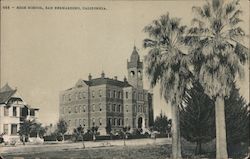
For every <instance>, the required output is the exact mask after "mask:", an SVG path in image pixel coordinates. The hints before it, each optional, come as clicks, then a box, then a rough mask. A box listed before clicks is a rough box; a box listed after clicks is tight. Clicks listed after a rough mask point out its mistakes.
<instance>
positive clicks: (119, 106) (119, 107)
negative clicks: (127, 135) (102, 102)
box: [116, 104, 121, 112]
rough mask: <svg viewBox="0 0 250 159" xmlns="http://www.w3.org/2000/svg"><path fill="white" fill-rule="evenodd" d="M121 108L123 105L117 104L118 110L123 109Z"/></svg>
mask: <svg viewBox="0 0 250 159" xmlns="http://www.w3.org/2000/svg"><path fill="white" fill-rule="evenodd" d="M120 109H121V105H120V104H119V105H117V110H116V111H117V112H120V111H121V110H120Z"/></svg>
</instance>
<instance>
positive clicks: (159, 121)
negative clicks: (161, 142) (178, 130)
mask: <svg viewBox="0 0 250 159" xmlns="http://www.w3.org/2000/svg"><path fill="white" fill-rule="evenodd" d="M154 130H155V131H159V132H160V133H161V134H166V133H168V134H169V133H170V132H171V120H170V119H168V117H167V116H166V115H165V114H164V115H163V114H162V112H161V113H160V116H157V117H156V118H155V121H154Z"/></svg>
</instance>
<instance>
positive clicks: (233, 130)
mask: <svg viewBox="0 0 250 159" xmlns="http://www.w3.org/2000/svg"><path fill="white" fill-rule="evenodd" d="M248 108H249V104H248V105H247V104H246V101H245V99H244V98H243V97H242V96H241V95H240V94H239V89H238V88H236V86H235V84H234V86H233V87H232V90H231V93H230V97H229V98H228V99H226V100H225V115H226V130H227V146H228V149H230V148H231V147H232V146H234V145H236V144H238V143H240V142H247V143H248V142H249V112H248V110H247V109H248Z"/></svg>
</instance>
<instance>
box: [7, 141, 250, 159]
mask: <svg viewBox="0 0 250 159" xmlns="http://www.w3.org/2000/svg"><path fill="white" fill-rule="evenodd" d="M182 146H183V157H184V158H215V149H214V144H210V145H209V144H207V145H204V146H203V150H204V151H206V152H204V154H203V155H202V156H199V157H198V156H194V154H193V152H194V149H195V145H194V144H190V143H187V142H185V143H183V144H182ZM235 150H236V149H235ZM236 151H237V152H232V151H231V152H229V153H230V154H231V155H230V157H231V158H237V159H238V158H244V154H246V152H247V146H243V147H238V149H237V150H236ZM170 154H171V145H152V144H151V145H149V144H148V145H144V146H126V147H124V146H111V147H93V148H86V149H81V148H64V149H62V150H60V151H58V150H57V151H53V150H51V151H44V152H39V153H34V152H33V153H32V152H29V153H26V154H21V153H20V154H7V155H4V156H3V157H4V158H5V159H12V158H13V157H19V158H18V159H23V158H25V159H47V158H49V159H80V158H81V159H90V158H91V159H163V158H169V157H170ZM20 157H21V158H20ZM13 159H14V158H13Z"/></svg>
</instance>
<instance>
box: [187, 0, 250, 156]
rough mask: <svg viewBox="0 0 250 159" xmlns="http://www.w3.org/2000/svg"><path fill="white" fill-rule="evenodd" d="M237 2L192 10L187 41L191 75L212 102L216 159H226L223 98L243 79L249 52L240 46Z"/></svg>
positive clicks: (241, 35)
mask: <svg viewBox="0 0 250 159" xmlns="http://www.w3.org/2000/svg"><path fill="white" fill-rule="evenodd" d="M239 8H240V6H239V0H230V1H225V0H224V1H223V0H213V1H212V2H210V1H206V3H205V5H203V6H202V7H193V11H194V12H195V15H196V16H195V18H194V19H193V20H192V22H193V27H192V28H191V29H190V30H189V36H187V37H188V38H187V39H186V40H187V42H188V43H189V45H192V46H193V48H192V49H193V51H192V55H193V58H192V60H193V64H194V72H195V75H196V77H197V79H198V80H199V82H200V83H201V85H202V87H203V88H204V91H205V93H206V94H207V95H208V96H209V97H210V98H211V99H213V100H215V115H216V158H219V159H222V158H228V154H227V144H226V129H225V128H226V126H225V110H224V107H225V104H224V100H225V98H227V97H229V95H230V90H231V89H232V86H233V82H234V81H235V80H236V78H235V77H236V76H237V75H239V77H240V78H242V77H243V73H244V70H243V65H244V64H245V62H246V61H247V58H248V53H249V50H248V49H247V48H246V47H244V46H243V45H242V44H241V42H242V40H243V38H244V37H245V33H244V31H243V30H242V28H241V27H240V26H239V23H240V22H241V21H242V20H241V19H240V14H242V11H241V10H240V9H239Z"/></svg>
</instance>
